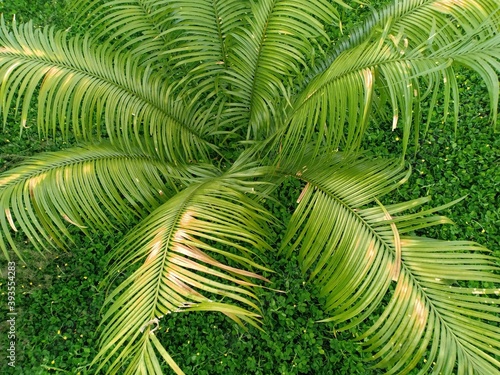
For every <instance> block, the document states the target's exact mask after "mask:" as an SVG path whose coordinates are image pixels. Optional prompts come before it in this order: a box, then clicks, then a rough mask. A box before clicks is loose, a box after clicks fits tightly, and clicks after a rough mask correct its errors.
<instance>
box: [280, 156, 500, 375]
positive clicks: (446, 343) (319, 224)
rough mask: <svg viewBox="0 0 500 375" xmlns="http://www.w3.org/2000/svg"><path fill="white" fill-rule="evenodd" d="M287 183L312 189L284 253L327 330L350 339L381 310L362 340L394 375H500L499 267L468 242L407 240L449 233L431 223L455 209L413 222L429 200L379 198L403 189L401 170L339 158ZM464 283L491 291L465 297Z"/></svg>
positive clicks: (307, 166)
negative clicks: (319, 302)
mask: <svg viewBox="0 0 500 375" xmlns="http://www.w3.org/2000/svg"><path fill="white" fill-rule="evenodd" d="M288 168H290V167H286V168H285V169H288ZM287 174H289V175H292V176H296V177H297V178H299V179H301V180H302V181H304V182H306V183H307V184H306V186H305V188H304V190H303V192H302V194H301V195H300V197H299V205H298V207H297V210H296V212H295V213H294V215H293V217H292V220H291V221H290V224H289V226H288V232H287V235H286V236H285V238H284V240H283V249H285V248H286V247H287V244H288V243H291V246H290V247H289V249H288V253H289V254H290V253H291V252H292V251H293V250H295V249H298V257H299V262H300V264H301V267H302V270H303V271H304V272H305V273H307V274H309V277H310V279H311V281H312V282H313V283H314V284H316V285H317V286H318V288H319V290H320V296H322V297H323V298H324V300H325V311H326V312H327V313H328V315H330V318H328V319H325V321H333V322H335V323H336V324H337V325H338V328H337V329H338V330H346V329H350V328H352V327H354V326H356V325H358V324H360V323H361V322H363V321H364V320H365V319H366V318H367V317H368V316H369V315H371V314H372V313H373V312H374V311H375V310H376V309H379V310H380V309H381V308H383V312H382V313H381V315H380V316H379V318H378V319H377V320H376V321H375V323H374V324H373V326H372V327H371V328H369V329H368V330H367V331H366V332H365V333H364V334H363V335H362V336H360V337H358V338H357V340H359V341H360V342H361V344H362V345H363V346H364V347H365V350H367V351H369V352H371V353H374V355H373V357H372V360H374V361H377V363H376V365H375V367H379V368H385V369H387V374H407V373H409V372H410V370H411V369H413V368H414V367H415V366H416V365H417V364H418V363H419V362H420V363H422V362H423V363H424V364H423V367H422V370H421V372H420V374H422V375H423V374H427V373H429V371H433V373H440V374H441V373H442V374H450V375H451V374H455V373H458V374H466V373H478V374H484V375H486V374H492V373H496V372H498V370H499V369H500V362H499V361H498V360H497V359H495V356H497V355H499V354H500V343H499V342H498V340H496V339H495V337H497V336H498V333H499V330H498V327H497V326H496V323H497V322H499V321H500V318H499V314H500V307H498V304H499V303H500V300H499V299H498V298H497V296H498V295H499V294H500V289H498V288H494V287H492V286H491V285H492V283H497V285H498V283H500V276H499V275H498V274H496V273H495V272H494V271H498V270H499V267H498V265H496V264H495V262H494V261H495V258H493V257H490V256H489V255H486V254H484V253H483V251H484V250H485V249H484V248H482V247H481V246H479V245H477V244H474V243H471V242H458V241H455V242H446V241H439V240H431V239H427V238H420V237H415V236H408V234H411V233H413V232H414V231H415V230H417V229H421V228H425V227H429V226H432V225H437V224H442V223H449V222H450V221H449V220H448V219H446V218H444V217H441V216H434V215H430V214H432V213H433V212H434V211H436V210H438V209H442V208H446V207H448V206H449V204H448V205H445V206H442V207H439V208H435V209H424V210H421V211H419V212H416V213H410V214H402V213H403V212H404V211H407V210H409V209H413V210H414V209H415V208H417V207H419V206H421V205H422V204H423V203H425V202H427V201H428V200H429V199H426V198H422V199H417V200H414V201H410V202H406V203H399V204H394V205H389V206H385V207H384V206H382V205H381V204H380V203H379V201H378V200H377V196H380V195H383V194H387V193H389V192H390V191H392V190H394V189H395V188H396V187H397V185H398V181H399V180H400V179H401V177H402V175H401V164H400V163H393V164H391V163H390V162H387V161H373V160H371V161H367V160H363V159H361V160H355V159H349V158H347V159H345V160H342V159H341V158H338V157H337V158H334V160H333V161H325V159H322V160H321V161H318V160H316V161H315V162H314V163H313V164H311V163H308V162H304V166H300V168H297V167H295V170H293V169H290V170H288V171H287ZM464 280H466V281H468V280H477V281H479V282H484V283H489V285H490V286H489V287H488V288H486V289H481V288H477V289H472V288H463V287H461V284H460V281H464ZM393 283H395V286H394V289H392V284H393ZM493 285H494V284H493ZM390 290H393V292H391V294H392V297H391V298H390V301H389V302H388V304H387V306H385V307H384V306H383V303H382V302H383V299H384V297H385V296H386V295H387V294H388V292H389V291H390ZM488 294H490V296H489V297H488V296H487V295H488ZM424 359H425V360H424ZM455 371H457V372H455Z"/></svg>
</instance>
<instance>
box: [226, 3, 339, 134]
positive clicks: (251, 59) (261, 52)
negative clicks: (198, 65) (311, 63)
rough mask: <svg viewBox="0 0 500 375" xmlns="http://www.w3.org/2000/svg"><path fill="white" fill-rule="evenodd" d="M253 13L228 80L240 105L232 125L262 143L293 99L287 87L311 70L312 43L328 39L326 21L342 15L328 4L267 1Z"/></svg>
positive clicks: (238, 36)
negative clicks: (302, 72) (245, 128)
mask: <svg viewBox="0 0 500 375" xmlns="http://www.w3.org/2000/svg"><path fill="white" fill-rule="evenodd" d="M251 14H252V17H248V18H247V22H248V27H245V28H242V29H241V30H238V32H235V33H234V34H233V35H232V38H233V40H234V42H233V43H234V44H233V48H232V52H233V54H232V55H230V59H229V64H230V67H231V69H230V70H229V71H228V72H227V75H228V76H227V77H226V81H227V82H228V83H229V84H230V86H231V88H230V93H231V94H232V97H233V99H234V103H232V104H231V111H230V112H231V113H230V116H229V119H228V121H229V122H231V123H238V124H244V126H248V136H250V134H252V136H253V137H254V138H262V134H266V133H267V132H269V130H270V122H272V121H273V119H274V120H275V118H276V117H279V116H280V115H281V113H280V111H281V110H280V109H279V105H282V104H283V103H285V104H286V100H287V99H288V97H289V92H288V89H287V87H286V86H287V85H286V83H285V82H286V81H287V80H288V78H289V77H290V76H292V75H297V74H300V73H299V72H300V69H301V68H304V67H307V65H308V64H307V61H306V60H307V56H308V55H309V54H310V53H311V51H312V49H313V45H312V41H313V40H315V39H316V38H324V39H326V40H327V39H328V36H327V35H326V33H325V31H324V30H323V25H322V22H325V23H331V22H332V21H333V20H334V19H335V17H336V14H337V13H336V10H335V8H333V6H332V5H331V4H330V3H329V2H328V1H323V0H318V1H316V0H315V1H308V2H304V1H298V0H264V1H258V2H252V12H251ZM283 98H284V99H283ZM278 103H279V104H278ZM259 134H260V135H259Z"/></svg>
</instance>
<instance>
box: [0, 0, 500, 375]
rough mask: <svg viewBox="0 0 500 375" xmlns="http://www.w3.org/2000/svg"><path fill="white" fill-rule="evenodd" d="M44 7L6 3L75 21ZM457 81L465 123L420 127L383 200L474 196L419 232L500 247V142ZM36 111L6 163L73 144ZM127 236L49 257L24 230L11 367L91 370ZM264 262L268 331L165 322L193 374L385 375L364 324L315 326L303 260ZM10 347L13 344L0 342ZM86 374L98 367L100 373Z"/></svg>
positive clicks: (383, 133) (201, 318) (289, 207)
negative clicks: (117, 256)
mask: <svg viewBox="0 0 500 375" xmlns="http://www.w3.org/2000/svg"><path fill="white" fill-rule="evenodd" d="M38 5H39V7H38V8H37V7H35V6H33V3H32V2H30V4H29V5H27V4H23V3H22V2H20V1H16V2H15V6H16V7H17V8H14V5H13V4H11V3H9V2H8V1H4V5H3V6H4V7H5V9H4V11H5V12H6V13H14V12H15V13H18V14H19V16H18V19H19V18H21V19H22V20H26V19H28V18H34V19H38V22H39V23H41V24H43V23H45V22H47V19H48V21H49V22H51V23H55V25H56V26H60V27H63V28H67V26H68V24H67V22H68V20H69V18H66V17H63V16H62V15H61V14H62V13H58V12H53V9H54V8H55V9H61V10H62V9H63V7H62V2H57V1H55V2H53V4H50V6H49V4H48V3H47V2H41V3H40V4H38ZM360 13H363V12H362V11H361V12H360ZM349 15H350V17H353V16H352V13H347V16H348V17H349ZM354 19H357V18H355V17H354ZM346 21H347V23H349V22H355V21H350V20H349V19H347V20H346ZM457 79H458V81H459V83H460V90H463V96H462V97H461V112H460V118H459V127H458V128H457V131H456V132H455V131H454V128H453V123H452V121H451V120H448V121H446V122H444V123H441V120H440V117H439V116H437V118H436V120H433V122H432V123H431V126H430V130H429V131H428V132H427V133H426V134H425V135H424V133H423V132H422V138H421V139H420V146H419V147H418V148H417V149H414V148H413V147H414V146H410V148H409V150H408V152H407V160H408V162H409V163H410V164H411V165H412V166H413V169H414V171H413V174H412V176H411V177H410V180H409V182H408V183H406V184H405V185H402V186H400V187H399V188H398V189H397V193H396V194H393V195H391V196H385V197H383V199H384V200H383V202H384V203H386V204H389V203H393V202H404V201H408V200H410V199H415V198H418V197H421V196H423V195H431V196H432V197H433V201H432V202H431V203H432V206H433V207H435V206H440V205H443V204H446V203H447V202H449V201H452V200H454V199H457V198H460V197H463V196H465V195H466V196H467V198H466V199H464V200H462V201H460V202H458V203H457V204H456V205H454V206H453V208H452V209H449V210H446V211H445V212H444V214H446V215H447V216H448V217H450V218H451V219H452V220H453V221H454V222H456V223H457V225H455V226H440V227H431V228H427V229H423V230H421V231H419V234H421V235H424V236H428V237H434V238H441V239H445V240H457V239H464V238H466V239H469V240H473V241H478V242H479V243H481V244H483V245H485V246H487V247H488V248H490V249H493V250H494V251H495V254H496V255H497V256H499V255H500V253H499V251H498V249H499V246H498V243H499V238H500V232H499V228H500V210H499V207H498V196H499V190H498V189H499V184H500V169H499V168H498V163H499V160H498V150H499V149H500V142H499V140H498V136H497V135H496V134H495V133H494V131H493V129H492V127H491V126H490V123H489V119H488V114H489V107H488V105H489V104H488V100H489V99H488V95H487V91H486V89H485V87H484V85H483V83H482V81H481V79H480V78H479V77H477V76H475V75H474V74H471V73H470V72H469V71H463V72H462V71H461V70H459V74H458V77H457ZM32 115H33V116H32V117H31V120H30V121H32V122H30V123H28V129H25V130H24V132H23V134H22V136H21V137H19V135H18V131H17V129H16V128H15V126H7V127H6V129H5V131H4V132H3V133H2V134H1V135H0V147H1V151H0V171H4V170H7V169H10V168H12V167H14V166H16V165H18V164H19V163H20V162H22V161H23V160H24V158H25V157H27V156H31V155H33V154H35V153H38V152H41V151H55V150H60V149H64V148H66V147H68V143H71V140H70V141H68V140H66V139H63V138H62V137H60V136H59V135H58V136H56V137H55V138H49V139H47V140H46V139H45V138H44V139H40V138H39V136H38V133H37V131H36V129H35V128H36V120H34V115H36V113H35V111H33V113H32ZM16 121H18V120H17V119H16V118H15V117H14V116H10V117H9V120H8V122H9V124H10V123H15V122H16ZM402 138H403V134H402V133H400V132H399V130H397V131H396V132H388V131H387V126H386V124H383V123H382V124H381V125H376V124H375V122H373V123H372V124H371V129H370V130H369V131H368V133H367V138H366V139H365V140H364V143H363V148H365V149H366V150H368V152H369V153H370V154H373V155H378V156H381V155H383V156H385V155H394V154H398V153H401V148H402V146H401V139H402ZM302 189H303V184H301V183H300V182H298V181H297V180H294V179H288V180H287V181H285V182H284V183H283V185H282V186H281V187H280V189H279V190H276V191H274V192H273V195H272V197H273V198H276V199H277V200H278V201H280V202H285V203H286V204H285V205H280V204H276V203H275V202H274V201H273V200H270V199H267V200H266V201H265V202H263V205H264V207H266V208H267V209H269V210H270V212H271V213H272V214H273V215H274V216H275V217H276V218H277V219H278V220H279V221H282V222H283V223H285V224H286V223H288V222H289V221H290V217H291V215H292V213H293V211H294V209H295V201H296V199H297V197H298V195H299V194H300V192H301V191H302ZM429 207H430V206H429ZM123 234H124V233H117V232H110V233H102V232H101V233H99V234H92V235H91V236H90V237H85V236H83V235H80V234H77V233H75V236H76V237H75V238H76V245H75V246H72V247H71V252H67V253H54V254H51V255H48V257H47V258H45V259H43V258H42V257H40V256H39V255H37V253H35V252H33V250H32V248H31V246H30V245H29V244H27V243H23V241H22V240H21V239H22V237H21V236H18V237H17V240H19V242H18V244H19V245H20V251H21V252H22V254H23V255H25V256H26V260H27V266H26V265H22V266H20V268H22V269H19V270H18V271H19V272H18V280H17V282H18V284H19V285H21V286H20V287H19V289H18V293H19V294H20V296H19V297H18V307H19V309H20V312H21V314H22V315H21V317H20V321H22V325H21V326H20V327H18V335H19V336H18V338H19V342H20V346H19V350H18V351H19V358H18V361H19V366H18V367H17V369H16V371H15V372H12V373H30V374H31V373H33V374H45V373H57V372H63V371H68V372H81V373H82V374H83V373H86V366H88V365H89V364H90V362H91V361H92V359H93V358H94V356H95V355H96V353H97V346H96V342H97V339H98V337H99V332H98V324H99V322H100V321H101V315H100V314H101V313H102V311H100V309H101V307H102V304H103V301H104V299H105V296H106V293H107V292H109V291H107V290H102V289H98V286H99V283H100V281H101V280H102V279H103V278H105V273H106V263H107V254H108V253H109V251H110V249H112V248H113V246H114V245H115V244H116V243H117V242H118V241H119V240H120V239H121V235H123ZM281 236H282V233H280V232H278V231H277V232H276V233H273V234H272V238H273V241H274V243H276V244H278V243H279V242H280V240H281ZM276 246H278V245H276ZM4 264H5V263H2V269H3V268H5V267H4ZM19 264H20V263H19ZM263 264H266V266H267V267H269V268H270V269H272V270H274V271H275V274H274V275H272V274H269V273H264V274H263V276H265V277H270V278H272V280H273V283H272V284H271V285H270V286H271V287H272V288H274V289H278V290H281V291H283V292H284V293H283V292H282V293H276V292H275V291H272V290H267V289H262V290H259V291H258V292H257V294H258V298H259V300H260V302H261V305H262V311H263V314H264V316H263V327H264V330H265V331H264V332H262V331H260V330H258V329H256V328H253V327H250V328H249V330H248V332H245V331H244V330H242V329H241V327H239V326H238V325H237V324H235V323H234V322H232V321H230V320H229V319H227V318H226V317H224V316H222V315H221V314H216V313H203V314H201V313H192V314H175V315H174V316H172V318H171V319H169V321H168V323H166V322H165V323H163V324H161V332H160V333H159V334H158V338H159V339H160V341H162V342H163V343H164V344H165V348H166V349H167V351H168V352H169V353H170V354H171V355H172V356H173V358H174V359H175V361H176V362H177V363H178V364H179V365H180V366H181V368H182V369H183V370H184V371H185V372H186V373H192V374H228V373H229V374H231V373H249V374H269V373H280V374H301V373H302V374H331V373H339V374H356V373H359V374H371V373H373V374H375V373H378V372H379V370H372V369H369V368H368V367H369V363H367V362H363V361H362V359H363V357H367V356H368V355H369V354H368V353H362V352H360V350H359V348H358V347H357V346H356V344H355V343H353V342H350V341H347V340H348V339H349V338H351V337H352V336H354V335H358V334H360V333H361V332H362V331H363V330H364V329H366V328H367V327H356V328H353V329H351V330H350V331H347V332H342V333H336V334H335V335H334V333H333V332H334V329H335V325H333V324H332V323H324V324H318V323H315V322H316V321H317V320H320V319H323V318H326V317H327V316H328V315H325V313H324V312H323V311H322V309H321V306H322V303H324V301H322V300H318V299H317V298H316V297H314V296H315V295H316V294H317V292H318V291H317V290H316V289H315V287H314V286H313V285H312V284H311V283H309V282H308V280H307V278H305V277H304V276H303V275H302V274H301V272H300V271H299V267H298V263H297V259H295V258H292V259H284V258H282V257H280V256H278V255H277V254H275V253H269V254H267V255H266V256H265V259H263ZM470 285H471V286H476V284H474V283H472V284H470ZM477 286H479V285H477ZM1 287H2V288H3V287H4V285H2V286H1ZM2 291H3V290H2ZM21 295H22V296H21ZM380 311H382V310H380ZM379 313H380V312H379ZM374 315H377V314H374ZM41 316H44V317H45V319H41V318H40V317H41ZM368 326H369V324H368ZM0 327H3V326H0ZM0 329H3V328H0ZM334 336H336V338H335V337H334ZM2 345H4V343H1V344H0V347H1V346H2ZM89 373H93V372H92V370H90V372H89Z"/></svg>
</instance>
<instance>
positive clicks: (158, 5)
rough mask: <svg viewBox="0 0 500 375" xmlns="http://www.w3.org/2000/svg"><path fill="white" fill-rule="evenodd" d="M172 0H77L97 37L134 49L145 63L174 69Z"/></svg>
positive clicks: (79, 10) (120, 47)
mask: <svg viewBox="0 0 500 375" xmlns="http://www.w3.org/2000/svg"><path fill="white" fill-rule="evenodd" d="M169 3H170V1H168V0H114V1H113V2H112V4H110V2H104V1H102V0H89V1H73V2H72V6H74V7H75V8H74V9H75V12H76V13H77V14H79V15H80V21H83V22H85V23H86V24H91V25H92V28H93V30H94V31H95V34H93V35H94V37H95V38H96V40H100V39H103V40H107V41H108V42H111V43H113V45H114V46H115V51H126V50H128V51H131V52H132V54H134V55H135V56H140V58H141V64H144V65H152V66H153V67H154V68H155V69H157V70H163V72H164V73H167V74H168V73H170V71H169V69H168V67H169V64H168V56H166V54H165V53H166V52H167V51H168V47H167V45H168V43H169V42H170V41H171V38H169V37H170V35H167V31H168V30H170V27H171V26H172V21H173V20H172V17H171V14H170V10H171V9H170V8H169Z"/></svg>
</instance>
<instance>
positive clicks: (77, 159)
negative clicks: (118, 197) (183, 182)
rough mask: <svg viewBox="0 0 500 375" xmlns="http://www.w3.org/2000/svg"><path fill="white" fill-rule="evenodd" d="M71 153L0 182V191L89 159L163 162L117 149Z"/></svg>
mask: <svg viewBox="0 0 500 375" xmlns="http://www.w3.org/2000/svg"><path fill="white" fill-rule="evenodd" d="M86 150H87V151H90V150H89V149H86ZM110 153H113V155H110ZM72 155H75V157H74V158H69V159H66V160H63V161H61V162H59V163H57V164H56V165H49V166H45V167H43V168H40V169H36V170H33V171H32V173H29V174H23V176H22V178H20V179H12V180H11V181H9V182H8V183H6V184H0V192H1V191H2V190H6V189H7V188H9V187H10V186H12V185H16V184H19V183H22V182H27V181H29V180H30V179H31V178H33V177H36V176H39V175H42V174H44V173H46V172H49V171H51V170H56V169H59V168H64V167H67V166H71V165H77V164H81V163H86V162H91V161H96V160H113V159H114V160H117V159H130V158H135V159H143V160H145V161H149V162H158V163H163V161H161V160H159V159H156V158H154V157H153V156H151V155H146V154H131V153H120V152H117V151H110V152H108V153H106V155H103V154H94V155H92V154H89V155H85V156H82V155H81V154H78V153H72ZM32 160H33V161H35V162H36V161H37V159H32ZM30 166H32V167H35V166H36V164H32V165H30ZM10 171H12V170H9V171H7V172H5V173H3V174H0V183H1V182H2V179H4V178H5V177H4V175H5V174H8V173H9V172H10Z"/></svg>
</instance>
